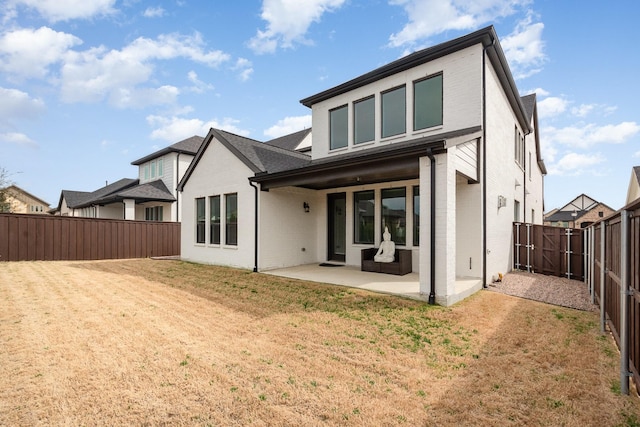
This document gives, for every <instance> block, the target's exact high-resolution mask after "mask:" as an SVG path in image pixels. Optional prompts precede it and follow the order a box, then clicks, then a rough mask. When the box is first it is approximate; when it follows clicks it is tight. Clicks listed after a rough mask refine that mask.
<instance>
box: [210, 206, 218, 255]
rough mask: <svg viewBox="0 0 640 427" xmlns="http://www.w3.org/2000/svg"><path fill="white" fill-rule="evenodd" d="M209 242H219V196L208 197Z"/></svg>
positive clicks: (215, 243) (216, 243)
mask: <svg viewBox="0 0 640 427" xmlns="http://www.w3.org/2000/svg"><path fill="white" fill-rule="evenodd" d="M209 243H211V244H213V245H219V244H220V196H212V197H209Z"/></svg>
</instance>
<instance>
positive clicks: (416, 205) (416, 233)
mask: <svg viewBox="0 0 640 427" xmlns="http://www.w3.org/2000/svg"><path fill="white" fill-rule="evenodd" d="M413 246H420V187H418V186H417V185H416V186H415V187H413Z"/></svg>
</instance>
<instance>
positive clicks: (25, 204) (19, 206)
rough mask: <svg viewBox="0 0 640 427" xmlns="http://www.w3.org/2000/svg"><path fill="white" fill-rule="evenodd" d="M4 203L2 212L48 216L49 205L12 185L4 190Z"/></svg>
mask: <svg viewBox="0 0 640 427" xmlns="http://www.w3.org/2000/svg"><path fill="white" fill-rule="evenodd" d="M3 194H4V199H5V200H4V203H3V206H1V208H2V211H4V212H9V213H26V214H47V213H49V203H47V202H45V201H44V200H42V199H40V198H39V197H36V196H34V195H33V194H31V193H28V192H27V191H25V190H23V189H22V188H20V187H18V186H17V185H10V186H8V187H7V188H5V189H4V190H3Z"/></svg>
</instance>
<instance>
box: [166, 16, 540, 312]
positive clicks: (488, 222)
mask: <svg viewBox="0 0 640 427" xmlns="http://www.w3.org/2000/svg"><path fill="white" fill-rule="evenodd" d="M301 103H302V104H303V105H305V106H307V107H309V108H310V109H311V113H312V123H313V126H312V130H309V133H308V135H305V136H304V138H301V137H302V136H303V135H301V134H300V133H298V134H297V135H295V134H294V135H293V136H287V137H283V138H282V139H281V141H279V142H278V141H269V142H266V143H262V142H259V141H255V140H252V139H249V138H245V137H242V136H238V135H234V134H231V133H229V132H225V131H222V130H218V129H211V130H210V131H209V133H208V134H207V136H206V137H205V139H204V142H203V144H202V146H201V147H200V150H199V151H198V153H197V154H196V157H195V159H194V161H193V162H192V163H191V166H190V167H189V169H188V171H187V173H186V174H185V176H184V178H183V179H182V181H181V182H180V184H179V190H180V191H181V192H182V197H183V202H182V203H181V206H182V208H181V209H182V222H181V223H182V232H181V236H182V237H181V238H182V243H181V256H182V258H183V259H186V260H190V261H196V262H203V263H211V264H220V265H228V266H234V267H241V268H248V269H253V270H254V271H262V270H269V269H277V268H282V267H289V266H296V265H301V264H310V263H325V262H329V263H333V264H337V265H350V266H360V265H361V256H362V254H363V250H365V249H370V248H372V247H374V246H376V245H377V244H379V242H380V241H381V240H382V234H383V231H384V229H385V228H388V229H389V231H390V232H391V235H392V240H393V241H394V242H395V245H396V248H397V249H401V250H403V251H409V252H410V255H411V259H412V262H411V264H412V271H413V272H416V273H418V274H419V281H420V292H421V293H422V294H424V295H425V297H426V296H427V295H428V297H429V300H430V301H431V300H435V302H437V303H439V304H443V305H450V304H453V303H455V302H456V301H459V300H461V299H462V298H464V297H466V296H468V295H470V294H471V293H473V292H475V291H477V290H479V289H481V288H482V286H483V285H485V284H489V283H491V281H492V280H493V278H495V277H497V276H498V274H499V273H505V272H507V271H509V270H510V269H511V266H512V265H513V262H512V260H511V252H512V249H511V248H512V243H511V241H512V239H511V235H512V228H513V226H512V224H513V221H526V222H534V223H538V224H541V223H542V221H543V215H542V212H543V176H544V175H545V174H546V170H545V167H544V162H543V161H542V159H541V157H540V142H539V136H538V117H537V107H536V97H535V95H528V96H525V97H521V96H520V95H519V93H518V90H517V87H516V85H515V82H514V80H513V77H512V75H511V71H510V69H509V66H508V64H507V60H506V58H505V56H504V53H503V51H502V48H501V47H500V43H499V40H498V38H497V35H496V33H495V30H494V28H493V27H488V28H485V29H482V30H479V31H477V32H474V33H471V34H468V35H466V36H464V37H461V38H458V39H455V40H451V41H448V42H445V43H442V44H439V45H436V46H433V47H430V48H427V49H424V50H420V51H417V52H415V53H412V54H410V55H408V56H406V57H404V58H401V59H398V60H397V61H394V62H392V63H389V64H387V65H384V66H382V67H380V68H378V69H375V70H373V71H371V72H369V73H366V74H364V75H362V76H360V77H356V78H355V79H353V80H350V81H347V82H345V83H343V84H340V85H338V86H336V87H333V88H330V89H327V90H325V91H323V92H320V93H318V94H316V95H313V96H310V97H308V98H305V99H303V100H302V101H301ZM300 138H301V139H300ZM307 138H310V139H309V141H310V142H311V150H310V151H308V150H307V149H304V148H303V147H306V145H305V144H307V142H306V141H307ZM290 139H291V140H290ZM296 140H300V142H299V143H298V142H296ZM285 142H287V143H286V144H285ZM404 253H406V252H403V254H404ZM381 280H384V279H381Z"/></svg>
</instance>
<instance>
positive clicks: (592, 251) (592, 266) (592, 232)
mask: <svg viewBox="0 0 640 427" xmlns="http://www.w3.org/2000/svg"><path fill="white" fill-rule="evenodd" d="M595 271H596V228H595V227H594V226H592V227H590V228H589V282H590V283H591V285H590V286H589V287H590V288H591V304H595V303H596V279H595V277H594V274H595Z"/></svg>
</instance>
